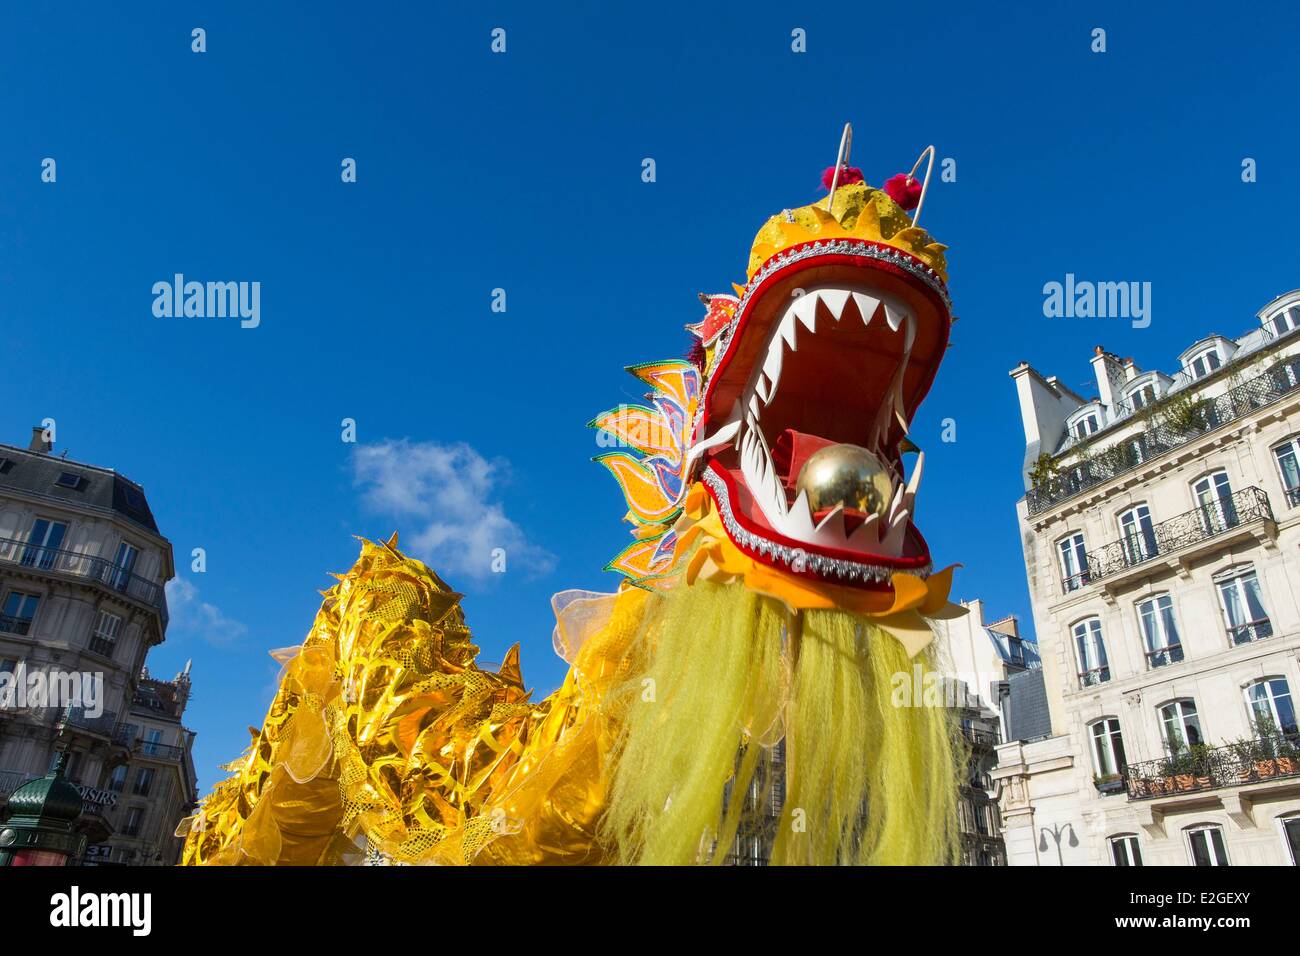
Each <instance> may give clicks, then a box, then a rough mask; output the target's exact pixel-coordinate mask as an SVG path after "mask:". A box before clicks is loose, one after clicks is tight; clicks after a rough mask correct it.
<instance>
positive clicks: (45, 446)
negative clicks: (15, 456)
mask: <svg viewBox="0 0 1300 956" xmlns="http://www.w3.org/2000/svg"><path fill="white" fill-rule="evenodd" d="M27 450H28V451H34V452H36V453H37V454H38V455H48V454H49V453H50V452H51V451H53V450H54V443H53V442H51V441H50V440H49V439H48V438H46V437H45V429H44V428H42V427H41V426H40V425H35V426H33V427H32V442H31V444H30V445H28V446H27Z"/></svg>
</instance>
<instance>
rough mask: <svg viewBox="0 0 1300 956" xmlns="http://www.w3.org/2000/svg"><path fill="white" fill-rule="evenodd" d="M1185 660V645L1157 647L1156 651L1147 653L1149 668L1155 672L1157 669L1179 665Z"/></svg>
mask: <svg viewBox="0 0 1300 956" xmlns="http://www.w3.org/2000/svg"><path fill="white" fill-rule="evenodd" d="M1182 659H1183V645H1182V644H1169V645H1167V646H1165V647H1157V648H1156V649H1155V650H1154V651H1147V667H1148V668H1150V669H1151V670H1155V669H1156V668H1157V667H1168V666H1169V665H1170V664H1178V663H1180V662H1181V661H1182Z"/></svg>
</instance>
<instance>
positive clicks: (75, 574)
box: [0, 538, 167, 618]
mask: <svg viewBox="0 0 1300 956" xmlns="http://www.w3.org/2000/svg"><path fill="white" fill-rule="evenodd" d="M0 562H4V563H7V564H14V565H18V566H19V567H22V568H30V569H31V570H33V571H40V572H46V573H49V574H52V575H55V576H60V577H68V578H75V579H79V580H83V581H91V582H93V583H95V584H98V585H101V586H102V587H105V588H108V589H109V590H110V591H114V592H116V593H118V594H124V595H126V596H127V597H129V598H132V599H133V600H135V601H138V602H140V603H141V604H144V605H146V606H148V607H151V608H154V609H155V610H158V611H161V612H162V613H163V616H164V618H165V617H166V603H167V602H166V595H165V593H164V591H163V587H162V585H161V584H156V583H154V582H153V581H149V580H146V579H145V578H142V577H140V575H138V574H134V573H132V572H130V571H128V570H126V569H125V568H121V567H118V566H117V565H116V564H114V563H113V562H112V561H110V560H109V559H108V558H101V557H97V556H95V555H89V554H80V553H78V552H76V551H66V550H64V549H63V548H45V547H40V546H38V545H34V544H29V543H28V542H26V541H19V540H17V539H16V538H0Z"/></svg>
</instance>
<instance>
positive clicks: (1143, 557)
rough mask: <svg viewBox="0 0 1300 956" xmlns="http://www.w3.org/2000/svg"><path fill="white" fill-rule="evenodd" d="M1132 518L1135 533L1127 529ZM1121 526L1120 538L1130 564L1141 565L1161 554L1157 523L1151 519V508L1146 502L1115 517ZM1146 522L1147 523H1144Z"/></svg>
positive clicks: (1131, 506) (1126, 509)
mask: <svg viewBox="0 0 1300 956" xmlns="http://www.w3.org/2000/svg"><path fill="white" fill-rule="evenodd" d="M1130 516H1131V517H1132V518H1133V520H1132V522H1131V524H1132V527H1133V533H1131V534H1130V532H1129V530H1128V529H1127V528H1126V527H1125V526H1126V525H1127V524H1129V523H1130V522H1127V521H1125V519H1126V518H1129V517H1130ZM1115 520H1116V522H1117V523H1118V524H1119V536H1120V540H1121V541H1122V542H1123V545H1122V547H1123V548H1124V558H1125V560H1126V561H1128V563H1129V564H1140V563H1141V562H1143V561H1149V560H1150V559H1152V558H1154V557H1155V556H1156V555H1157V554H1159V553H1160V545H1159V543H1158V542H1157V541H1156V523H1155V519H1154V518H1152V517H1151V507H1150V506H1149V505H1148V504H1147V503H1146V502H1145V501H1139V502H1138V503H1137V504H1135V505H1130V506H1129V507H1127V508H1125V509H1124V510H1123V511H1121V512H1120V513H1119V514H1118V515H1116V516H1115ZM1144 522H1145V523H1144Z"/></svg>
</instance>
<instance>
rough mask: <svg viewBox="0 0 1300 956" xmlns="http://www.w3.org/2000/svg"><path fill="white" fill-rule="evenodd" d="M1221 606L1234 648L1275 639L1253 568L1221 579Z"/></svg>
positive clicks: (1219, 583) (1219, 586)
mask: <svg viewBox="0 0 1300 956" xmlns="http://www.w3.org/2000/svg"><path fill="white" fill-rule="evenodd" d="M1215 584H1216V585H1217V586H1218V588H1219V604H1220V606H1221V607H1222V608H1223V619H1224V622H1225V623H1226V624H1227V627H1228V639H1229V640H1230V641H1232V643H1233V645H1238V644H1249V643H1250V642H1251V641H1258V640H1262V639H1263V638H1266V637H1272V636H1273V624H1272V622H1271V621H1269V619H1268V614H1266V613H1265V611H1264V602H1263V599H1262V598H1261V596H1260V591H1259V578H1258V577H1256V575H1255V569H1254V568H1246V569H1245V570H1242V571H1237V572H1233V573H1230V574H1229V575H1228V576H1226V577H1223V578H1220V579H1218V580H1217V581H1216V582H1215Z"/></svg>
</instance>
